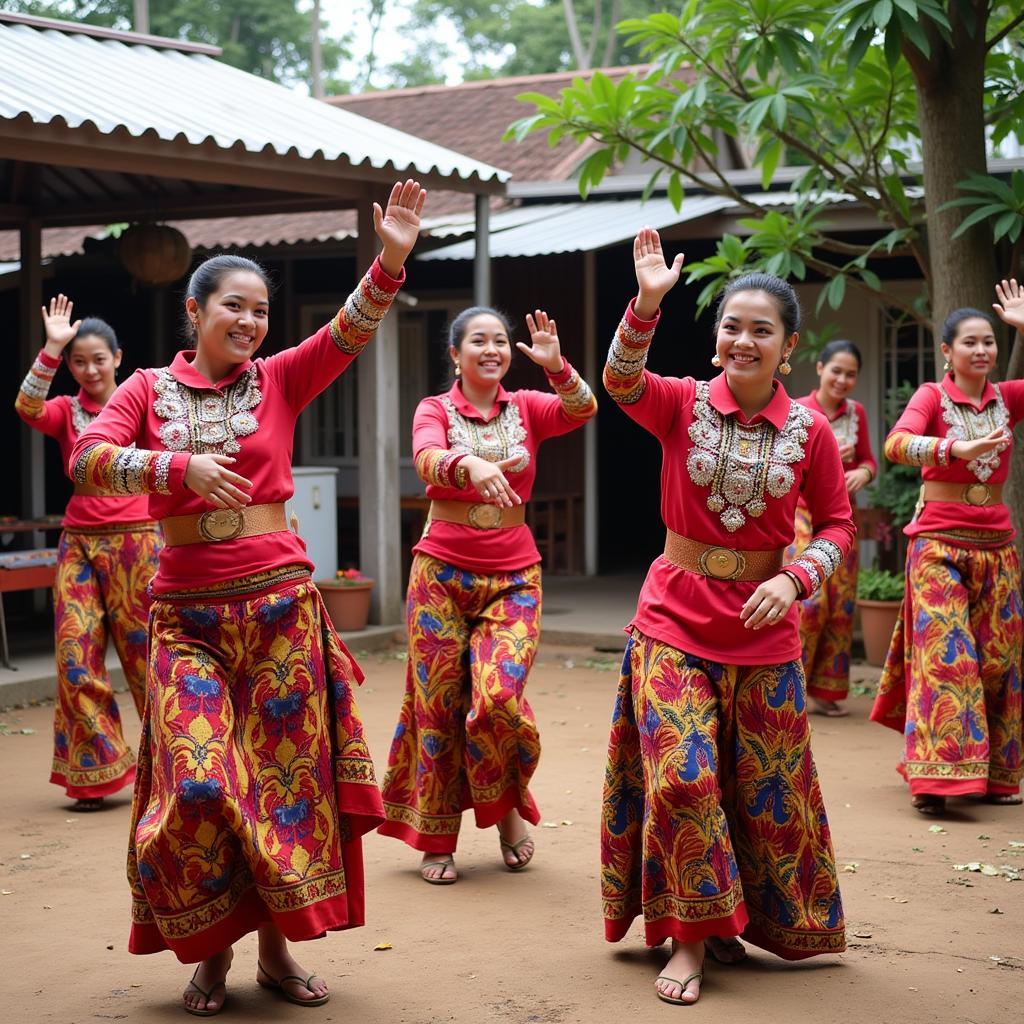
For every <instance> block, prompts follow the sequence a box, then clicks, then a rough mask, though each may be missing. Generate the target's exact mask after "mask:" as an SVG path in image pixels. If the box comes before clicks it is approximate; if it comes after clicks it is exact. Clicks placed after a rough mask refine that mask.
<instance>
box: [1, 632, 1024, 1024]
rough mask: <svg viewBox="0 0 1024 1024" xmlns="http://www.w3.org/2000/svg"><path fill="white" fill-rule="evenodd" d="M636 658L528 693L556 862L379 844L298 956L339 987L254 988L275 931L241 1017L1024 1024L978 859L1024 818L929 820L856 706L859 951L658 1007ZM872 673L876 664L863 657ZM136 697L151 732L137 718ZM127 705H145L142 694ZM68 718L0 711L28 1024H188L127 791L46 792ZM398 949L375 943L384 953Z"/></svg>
mask: <svg viewBox="0 0 1024 1024" xmlns="http://www.w3.org/2000/svg"><path fill="white" fill-rule="evenodd" d="M403 657H404V656H403V655H402V654H401V653H396V654H391V655H381V654H374V655H366V656H365V657H364V658H362V659H361V660H362V662H363V665H364V668H365V669H366V672H367V676H368V679H367V682H366V684H365V685H364V686H363V689H362V694H361V697H360V704H361V709H362V713H363V718H364V721H365V722H366V724H367V728H368V732H369V738H370V741H371V745H372V750H373V752H374V755H375V756H376V758H377V763H378V772H381V771H382V768H383V762H382V759H383V758H384V756H385V755H386V753H387V747H388V742H389V740H390V734H391V730H392V728H393V726H394V721H395V716H396V714H397V710H398V704H399V698H400V694H401V691H402V686H403V674H404V662H403V660H402V659H403ZM616 669H617V659H616V658H614V656H612V655H591V654H589V653H587V652H586V651H585V650H582V649H576V650H570V649H556V648H547V649H543V650H542V652H541V657H540V660H539V663H538V665H537V668H536V670H535V672H534V674H533V676H532V678H531V681H530V686H529V690H528V693H529V696H530V699H531V701H532V703H533V706H534V709H535V711H536V713H537V718H538V721H539V723H540V726H541V730H542V741H543V748H544V753H543V757H542V759H541V764H540V769H539V771H538V773H537V776H536V778H535V784H534V794H535V796H536V797H537V800H538V802H539V804H540V807H541V812H542V814H543V822H544V824H543V827H540V828H538V829H536V837H537V845H538V850H537V855H536V857H535V859H534V861H533V863H532V864H531V865H530V867H529V869H527V870H526V871H525V872H523V873H522V874H512V873H511V872H508V871H506V870H504V868H503V867H502V865H501V861H500V858H499V854H498V841H497V836H496V834H495V832H494V831H493V830H490V831H487V832H477V831H476V830H475V829H474V828H472V827H471V826H470V824H469V821H470V819H469V818H466V819H465V822H466V824H465V826H464V832H463V836H464V840H463V842H462V844H461V845H460V848H459V852H458V854H457V863H458V866H459V870H460V873H461V879H460V881H459V883H458V884H457V885H455V886H448V887H431V886H427V885H425V884H424V883H423V882H421V881H420V879H419V876H418V874H417V872H416V870H415V868H416V864H417V862H418V854H416V853H414V852H413V851H411V850H409V849H408V848H406V847H405V846H404V845H402V844H400V843H398V842H396V841H395V840H393V839H384V838H381V837H379V836H377V835H372V836H370V837H368V839H367V841H366V844H365V846H364V851H365V857H366V869H367V918H368V924H367V926H366V927H365V928H362V929H358V930H355V931H351V932H341V933H332V934H331V935H329V936H328V937H327V938H326V939H324V940H320V941H317V942H313V943H308V944H305V945H303V946H299V947H298V948H297V954H298V956H299V959H300V960H301V961H302V962H304V963H306V964H308V965H309V966H310V968H314V969H316V970H318V971H319V973H321V974H323V975H324V976H325V977H326V978H327V980H328V982H329V983H330V985H331V989H332V992H333V997H332V1000H331V1002H330V1003H328V1004H327V1005H326V1006H324V1007H322V1008H320V1009H311V1008H305V1007H297V1006H291V1005H289V1004H286V1003H284V1002H281V1001H279V1000H278V999H275V998H274V997H273V996H272V995H271V994H270V993H267V992H265V991H264V990H262V989H260V988H258V987H257V986H256V984H255V980H254V976H255V941H254V937H248V938H246V939H245V940H243V941H242V942H240V943H239V944H238V946H237V947H236V957H235V965H234V968H233V970H232V972H231V974H230V975H229V977H228V993H229V995H228V1003H227V1006H226V1007H225V1010H224V1012H223V1014H222V1015H221V1016H222V1019H225V1020H242V1019H247V1020H249V1021H254V1022H262V1021H272V1020H273V1021H278V1020H295V1021H298V1020H302V1021H306V1022H307V1024H311V1022H313V1021H317V1022H345V1024H385V1022H388V1024H390V1022H410V1024H413V1022H414V1024H421V1022H423V1024H426V1022H435V1021H436V1022H457V1024H471V1022H472V1024H485V1022H507V1024H534V1022H537V1024H546V1022H550V1024H571V1022H586V1024H594V1022H598V1024H603V1022H608V1024H612V1022H618V1021H623V1020H647V1019H654V1020H666V1021H667V1020H669V1019H675V1018H680V1017H686V1018H687V1019H690V1018H694V1017H702V1018H704V1019H706V1020H713V1021H714V1022H715V1024H731V1022H737V1024H739V1022H743V1024H749V1022H751V1021H755V1022H764V1024H774V1022H780V1024H781V1022H785V1024H793V1022H800V1021H808V1022H811V1021H813V1022H814V1024H828V1022H832V1021H835V1022H839V1021H844V1022H845V1021H849V1020H859V1021H865V1022H871V1024H890V1022H891V1024H912V1022H927V1024H953V1022H956V1024H960V1022H962V1024H1013V1022H1019V1021H1021V1020H1022V1019H1024V1009H1022V1006H1024V881H1010V880H1008V879H1007V878H1006V877H1005V874H1006V872H1003V873H1002V874H992V875H988V874H984V873H982V872H981V871H974V872H970V871H965V870H958V869H957V868H955V867H954V865H963V864H969V863H971V862H976V865H975V866H976V867H980V866H983V865H991V866H992V870H994V871H996V872H999V871H1000V870H1001V868H1002V866H1004V865H1009V866H1013V867H1016V868H1017V869H1019V870H1020V871H1021V872H1022V873H1024V809H1022V808H1020V807H1017V808H999V807H988V806H982V805H968V804H966V803H958V804H956V805H954V808H953V810H952V813H951V814H950V815H949V816H948V817H947V818H946V819H944V820H943V821H942V827H943V829H944V831H942V832H936V831H933V830H932V826H933V825H934V822H933V821H931V820H928V819H926V818H923V817H921V816H919V815H917V814H915V813H914V812H912V811H911V810H910V808H909V806H908V798H907V795H906V790H905V788H904V787H903V786H902V784H901V783H900V780H899V779H898V777H897V775H896V774H895V772H894V771H893V764H894V762H895V759H896V757H897V753H898V749H897V748H898V744H899V738H898V737H897V736H896V734H895V733H892V732H890V731H889V730H885V729H882V728H880V727H878V726H876V725H872V724H870V723H868V722H867V712H868V708H869V706H870V698H869V697H868V696H867V695H866V693H865V692H863V691H866V690H867V689H868V687H867V686H864V685H862V686H860V687H857V686H855V690H856V691H860V692H858V695H857V696H855V697H853V698H852V699H851V707H852V709H853V715H852V717H851V718H848V719H845V720H829V719H823V718H815V719H814V720H813V725H814V752H815V758H816V761H817V764H818V770H819V773H820V775H821V779H822V785H823V789H824V793H825V801H826V806H827V808H828V812H829V819H830V822H831V826H832V833H833V837H834V840H835V843H836V854H837V859H838V864H839V867H840V871H841V875H840V878H841V881H842V888H843V897H844V903H845V908H846V917H847V929H848V941H849V947H850V948H849V951H848V952H847V953H846V954H844V955H842V956H832V957H820V958H817V959H815V960H810V961H805V962H803V963H801V964H797V965H787V964H785V963H783V962H782V961H780V960H778V959H776V958H775V957H773V956H771V955H769V954H767V953H763V952H760V951H757V950H753V951H752V956H751V958H750V960H749V961H748V962H747V963H746V964H745V965H743V966H740V967H731V968H729V967H721V966H719V965H717V964H709V966H708V969H707V974H706V977H705V982H704V995H703V998H702V999H701V1001H700V1003H699V1004H698V1005H697V1006H696V1007H693V1008H684V1007H673V1006H668V1005H666V1004H663V1003H660V1002H658V1001H657V999H656V998H655V996H654V990H653V981H654V977H655V975H656V973H657V971H658V968H659V967H660V966H661V965H663V963H664V962H665V960H666V958H667V946H666V947H664V948H662V949H656V950H647V949H646V948H645V947H644V946H643V943H642V941H641V940H640V938H639V937H638V936H639V928H638V927H637V926H635V925H634V928H633V930H632V932H631V933H630V935H629V937H628V938H627V939H626V940H625V941H624V942H622V943H619V944H618V945H614V946H613V945H609V944H607V943H605V942H604V940H603V937H602V934H603V933H602V925H601V919H600V902H599V898H598V882H597V839H596V837H597V816H598V801H599V797H600V788H601V779H602V773H603V769H604V750H605V744H606V740H607V722H608V718H609V712H610V710H611V702H612V695H613V693H614V688H615V683H616ZM858 675H859V676H860V677H861V678H862V679H864V678H866V677H867V675H868V673H866V672H864V671H860V672H859V673H858V671H856V670H855V672H854V678H855V680H856V679H857V677H858ZM130 703H131V702H130V701H129V700H127V698H125V700H123V701H122V709H123V711H124V713H125V717H126V720H127V722H128V729H129V733H130V734H131V736H132V737H133V741H134V739H135V738H137V736H138V722H137V720H136V718H135V715H134V712H133V711H132V710H131V708H130ZM126 705H127V706H126ZM51 715H52V708H50V707H48V706H40V707H30V708H25V709H20V710H10V711H7V712H3V713H0V777H2V778H3V780H4V787H3V792H4V798H3V799H4V803H3V816H2V820H3V828H2V830H0V887H2V892H3V895H2V896H0V913H2V922H3V928H2V937H0V965H2V972H3V977H4V984H3V992H4V1003H5V1011H4V1017H5V1019H6V1020H9V1021H14V1022H22V1021H30V1022H36V1021H40V1022H44V1021H45V1022H55V1024H84V1022H95V1021H113V1020H125V1021H144V1022H151V1021H152V1022H161V1021H178V1022H180V1021H184V1020H186V1019H192V1018H186V1017H185V1015H184V1013H183V1011H182V1009H181V1004H180V1001H179V998H178V993H179V992H180V991H181V989H182V987H183V983H184V982H185V980H187V978H188V976H189V975H190V973H191V970H190V969H188V968H186V967H184V966H182V965H180V964H178V963H177V961H176V960H175V959H174V957H173V956H172V955H171V954H170V953H163V954H160V955H157V956H149V957H132V956H129V955H128V953H127V952H126V948H125V944H126V940H127V932H128V907H129V900H128V889H127V885H126V882H125V879H124V850H125V844H126V830H127V825H128V808H129V796H128V794H127V793H124V794H121V795H118V796H117V797H115V798H114V799H113V800H111V801H110V803H111V804H112V806H111V807H110V808H109V809H108V810H106V811H104V812H101V813H98V814H73V813H70V812H69V810H68V806H69V804H68V801H67V800H66V799H65V798H64V797H63V795H62V794H61V792H60V791H59V790H58V789H57V788H56V787H54V786H51V785H50V784H49V783H48V782H47V778H48V775H49V759H50V720H51ZM383 944H389V945H390V947H391V948H389V949H386V950H381V951H375V949H374V947H375V946H377V945H383Z"/></svg>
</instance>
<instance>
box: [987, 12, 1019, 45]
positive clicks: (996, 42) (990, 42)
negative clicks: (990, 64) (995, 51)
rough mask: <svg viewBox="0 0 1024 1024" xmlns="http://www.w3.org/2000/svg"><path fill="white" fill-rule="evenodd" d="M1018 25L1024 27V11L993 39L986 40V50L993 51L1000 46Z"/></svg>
mask: <svg viewBox="0 0 1024 1024" xmlns="http://www.w3.org/2000/svg"><path fill="white" fill-rule="evenodd" d="M1018 25H1024V11H1021V13H1020V14H1018V15H1017V17H1016V18H1013V19H1012V20H1010V21H1009V22H1007V23H1006V24H1005V25H1004V26H1003V27H1002V28H1001V29H1000V30H999V31H998V32H997V33H996V34H995V35H994V36H993V37H992V38H991V39H987V40H985V49H986V50H991V49H992V48H993V47H995V46H998V45H999V44H1000V43H1001V42H1002V41H1003V40H1004V39H1005V38H1006V37H1007V36H1008V35H1009V34H1010V33H1011V32H1012V31H1013V30H1014V29H1015V28H1016V27H1017V26H1018Z"/></svg>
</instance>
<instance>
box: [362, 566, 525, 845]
mask: <svg viewBox="0 0 1024 1024" xmlns="http://www.w3.org/2000/svg"><path fill="white" fill-rule="evenodd" d="M540 609H541V589H540V566H539V565H533V566H530V567H529V568H526V569H521V570H518V571H516V572H501V573H492V574H484V573H473V572H465V571H463V570H462V569H458V568H456V567H455V566H453V565H448V564H446V563H445V562H442V561H439V560H438V559H436V558H432V557H430V556H429V555H422V554H418V555H416V557H415V558H414V559H413V564H412V571H411V573H410V576H409V591H408V597H407V602H406V614H407V621H408V627H409V659H408V669H407V672H406V688H405V697H404V698H403V700H402V709H401V712H400V715H399V719H398V727H397V728H396V730H395V737H394V740H393V742H392V744H391V751H390V753H389V755H388V771H387V775H386V776H385V779H384V786H383V794H384V808H385V810H386V812H387V817H388V820H387V821H386V822H385V823H384V824H383V825H382V826H381V828H380V831H381V832H382V833H383V834H384V835H389V836H394V837H396V838H398V839H402V840H404V841H405V842H406V843H408V844H409V845H410V846H412V847H414V848H415V849H417V850H423V851H426V852H432V853H451V852H453V851H454V850H455V846H456V843H457V841H458V835H459V826H460V824H461V822H462V812H463V811H464V810H467V809H468V808H472V809H473V811H474V814H475V818H476V824H477V826H478V827H479V828H487V827H488V826H490V825H494V824H496V823H497V822H498V821H500V820H501V818H503V817H504V816H505V814H507V813H508V812H509V811H511V810H513V809H515V810H517V811H518V812H519V814H520V815H521V816H522V817H523V818H524V819H526V820H527V821H529V822H531V823H533V824H536V823H537V822H538V821H539V820H540V813H539V812H538V810H537V805H536V803H535V802H534V800H533V797H532V796H531V794H530V790H529V785H530V779H531V778H532V776H533V773H534V771H535V769H536V767H537V761H538V760H539V758H540V736H539V734H538V732H537V722H536V719H535V718H534V715H533V711H532V710H531V708H530V705H529V703H528V702H527V699H526V696H525V693H524V688H525V686H526V679H527V676H528V675H529V672H530V666H531V665H532V664H533V659H534V656H535V654H536V650H537V641H538V639H539V636H540Z"/></svg>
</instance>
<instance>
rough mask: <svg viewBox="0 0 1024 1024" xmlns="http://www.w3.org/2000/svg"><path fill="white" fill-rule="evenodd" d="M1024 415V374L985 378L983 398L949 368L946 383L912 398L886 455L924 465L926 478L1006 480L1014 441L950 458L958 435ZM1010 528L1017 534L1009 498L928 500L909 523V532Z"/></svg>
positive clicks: (970, 436) (968, 436)
mask: <svg viewBox="0 0 1024 1024" xmlns="http://www.w3.org/2000/svg"><path fill="white" fill-rule="evenodd" d="M1022 419H1024V380H1006V381H1002V382H1000V383H999V384H993V383H992V382H991V381H986V383H985V390H984V391H983V392H982V395H981V401H980V402H974V401H973V400H972V399H970V398H968V397H967V395H965V394H964V393H963V392H962V391H961V390H960V388H958V387H957V386H956V384H955V383H954V381H953V375H952V374H949V373H947V374H946V376H945V377H943V379H942V381H941V383H939V384H934V383H927V384H922V385H921V387H919V388H918V389H917V391H915V392H914V396H913V398H911V399H910V401H909V402H908V403H907V407H906V409H904V410H903V415H902V416H900V418H899V419H898V420H897V421H896V425H895V426H894V427H893V428H892V430H891V431H890V432H889V436H888V437H887V438H886V440H885V456H886V458H887V459H890V460H891V461H892V462H900V463H903V464H904V465H908V466H920V467H921V477H922V478H923V479H924V480H944V481H949V482H951V483H958V484H974V483H985V484H1001V483H1003V482H1004V481H1005V480H1006V478H1007V475H1008V474H1009V472H1010V457H1011V455H1012V452H1013V444H1012V439H1011V443H1010V445H1009V446H1008V447H1007V448H1005V449H1004V450H1003V451H1002V452H999V453H995V452H992V453H990V454H989V455H987V456H982V457H981V458H980V459H974V460H972V461H970V462H965V461H964V460H963V459H956V458H951V457H950V455H949V449H950V447H952V444H953V442H954V441H958V440H966V441H972V440H976V439H977V438H979V437H984V436H985V435H986V434H990V433H991V432H992V431H993V430H995V429H996V428H997V427H1007V428H1009V429H1010V430H1012V429H1013V427H1014V426H1015V425H1016V424H1017V423H1019V422H1020V421H1021V420H1022ZM963 529H967V530H983V531H986V532H988V531H991V532H995V533H1001V532H1006V533H1007V541H1009V540H1012V538H1013V537H1014V535H1015V534H1014V530H1013V525H1012V523H1011V522H1010V510H1009V509H1008V508H1007V507H1006V505H1005V503H1002V502H1000V503H998V504H994V505H986V506H978V505H968V504H966V503H964V502H959V501H928V502H925V504H924V507H923V508H922V510H921V512H920V514H919V515H918V516H917V517H916V518H915V519H913V520H911V522H910V523H909V524H908V525H907V526H906V527H904V529H903V532H904V533H905V534H906V535H907V536H908V537H916V536H917V535H918V534H919V533H934V532H946V531H958V530H963Z"/></svg>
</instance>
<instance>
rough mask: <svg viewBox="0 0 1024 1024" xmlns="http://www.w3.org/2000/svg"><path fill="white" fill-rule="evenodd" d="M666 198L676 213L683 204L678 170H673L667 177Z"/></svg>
mask: <svg viewBox="0 0 1024 1024" xmlns="http://www.w3.org/2000/svg"><path fill="white" fill-rule="evenodd" d="M668 199H669V202H670V203H671V204H672V207H673V209H675V211H676V213H678V212H679V208H680V207H681V206H682V205H683V182H682V179H681V178H680V177H679V172H678V171H673V172H672V173H671V174H670V175H669V179H668Z"/></svg>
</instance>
